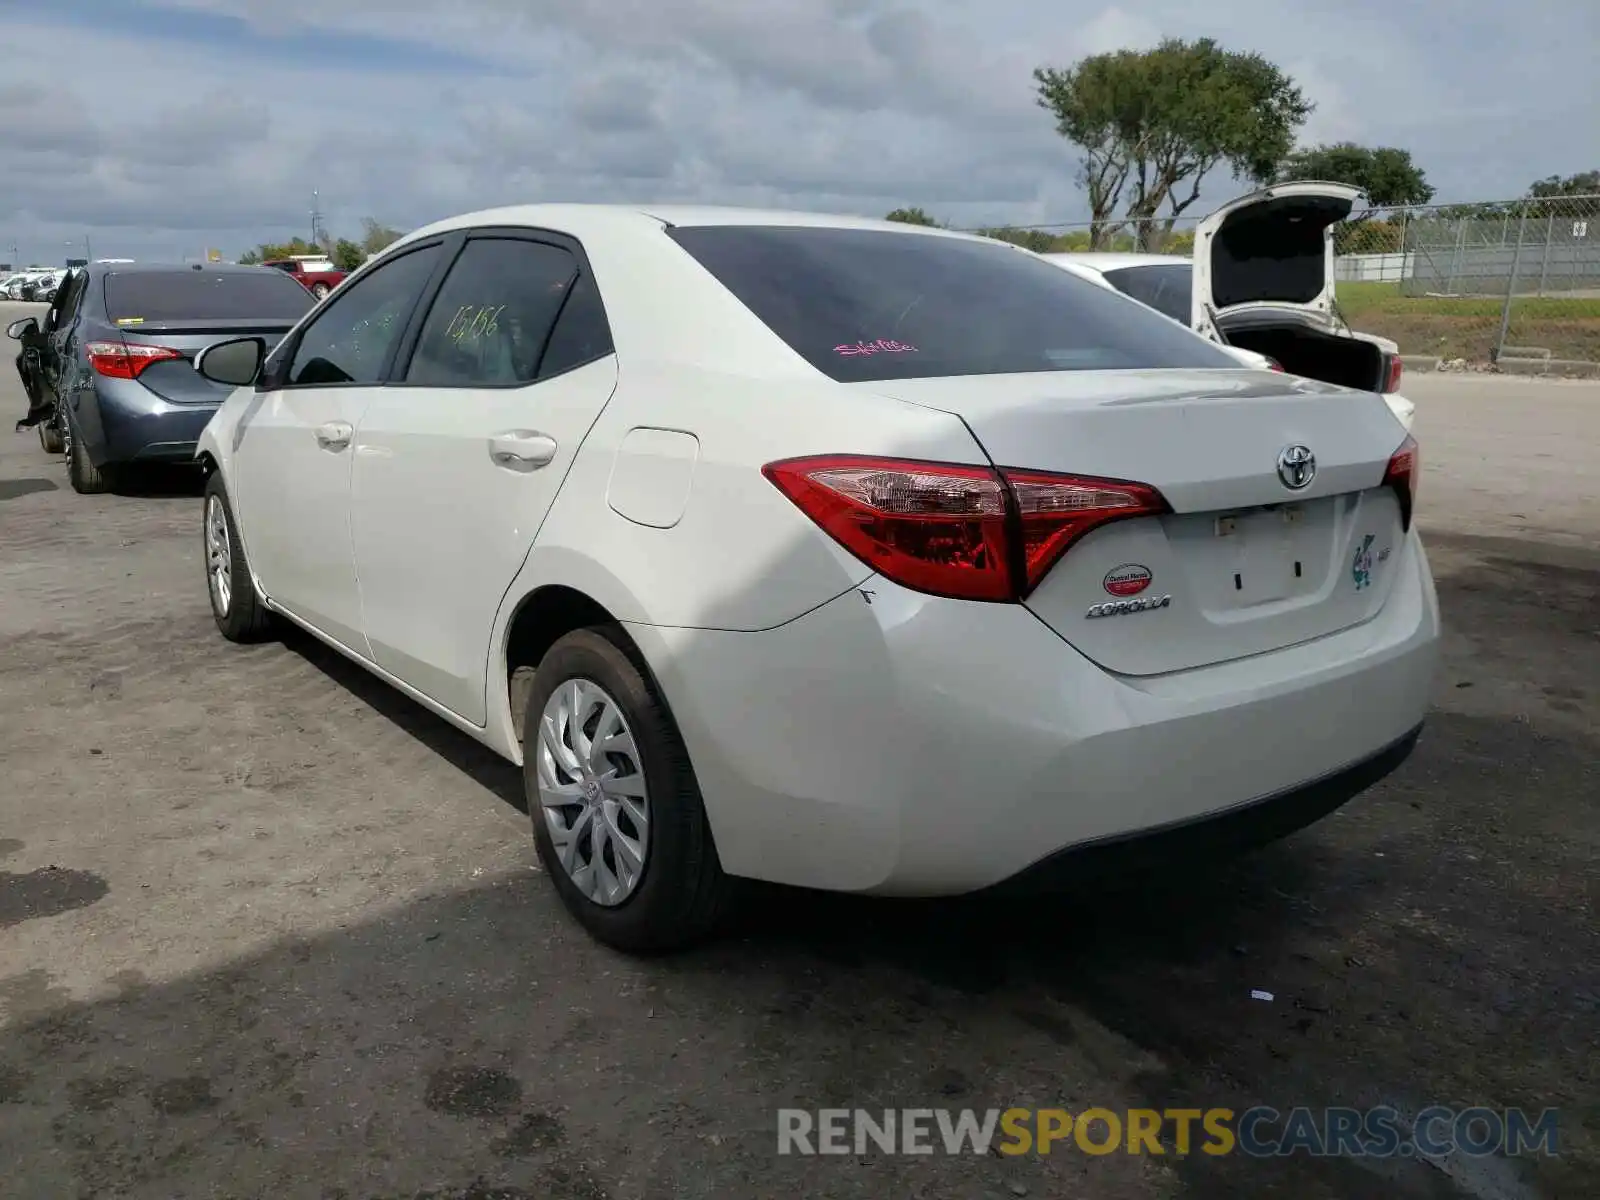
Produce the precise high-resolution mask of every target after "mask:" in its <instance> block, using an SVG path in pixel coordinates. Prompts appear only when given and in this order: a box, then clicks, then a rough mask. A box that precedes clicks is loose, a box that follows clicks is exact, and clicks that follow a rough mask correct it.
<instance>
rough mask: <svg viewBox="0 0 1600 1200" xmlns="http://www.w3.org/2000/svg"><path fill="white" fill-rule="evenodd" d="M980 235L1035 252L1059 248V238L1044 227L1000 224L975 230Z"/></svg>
mask: <svg viewBox="0 0 1600 1200" xmlns="http://www.w3.org/2000/svg"><path fill="white" fill-rule="evenodd" d="M977 232H978V234H979V235H980V236H982V237H987V238H994V239H995V240H996V241H1000V242H1010V243H1011V244H1012V245H1013V246H1021V247H1022V248H1023V249H1024V250H1032V251H1033V252H1034V253H1035V254H1049V253H1052V252H1053V251H1055V250H1057V249H1058V248H1059V244H1060V241H1061V239H1060V238H1059V237H1058V236H1057V235H1055V234H1053V233H1051V232H1049V231H1048V230H1045V229H1025V228H1022V227H1020V226H1017V225H1000V226H997V227H995V228H993V229H980V230H978V231H977Z"/></svg>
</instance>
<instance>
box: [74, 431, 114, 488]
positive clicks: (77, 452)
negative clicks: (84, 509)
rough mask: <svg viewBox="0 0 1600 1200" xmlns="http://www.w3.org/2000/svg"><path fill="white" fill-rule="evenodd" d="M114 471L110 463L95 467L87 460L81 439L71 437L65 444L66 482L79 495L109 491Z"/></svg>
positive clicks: (87, 456)
mask: <svg viewBox="0 0 1600 1200" xmlns="http://www.w3.org/2000/svg"><path fill="white" fill-rule="evenodd" d="M114 476H115V472H114V471H113V470H112V468H111V466H110V464H107V465H106V466H103V467H97V466H95V465H94V464H93V463H92V462H90V461H89V455H88V454H87V453H86V452H85V451H84V448H83V439H82V438H81V437H74V438H72V439H71V440H70V441H69V442H68V444H67V482H69V483H70V484H72V490H73V491H75V492H77V493H78V494H79V495H80V496H98V495H100V494H102V493H104V492H109V491H110V490H111V487H112V483H113V478H114Z"/></svg>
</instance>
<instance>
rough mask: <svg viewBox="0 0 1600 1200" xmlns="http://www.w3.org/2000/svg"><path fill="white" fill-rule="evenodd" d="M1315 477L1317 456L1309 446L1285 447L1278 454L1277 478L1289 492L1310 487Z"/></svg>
mask: <svg viewBox="0 0 1600 1200" xmlns="http://www.w3.org/2000/svg"><path fill="white" fill-rule="evenodd" d="M1316 477H1317V456H1316V455H1315V454H1313V453H1311V448H1310V447H1309V446H1298V445H1296V446H1285V447H1284V448H1283V450H1282V451H1281V452H1280V453H1279V454H1278V478H1279V479H1281V480H1283V486H1284V487H1286V488H1288V489H1289V490H1290V491H1291V492H1298V491H1300V490H1301V489H1303V488H1307V487H1310V486H1311V481H1312V480H1313V479H1315V478H1316Z"/></svg>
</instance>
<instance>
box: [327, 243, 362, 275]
mask: <svg viewBox="0 0 1600 1200" xmlns="http://www.w3.org/2000/svg"><path fill="white" fill-rule="evenodd" d="M366 260H367V255H366V251H364V250H362V248H361V247H360V246H359V245H358V244H357V243H355V242H352V241H351V240H350V239H349V238H340V239H339V240H338V241H336V242H334V244H333V265H334V266H336V267H338V268H339V270H341V271H354V270H355V269H356V268H357V267H359V266H360V265H361V264H362V263H364V262H365V261H366Z"/></svg>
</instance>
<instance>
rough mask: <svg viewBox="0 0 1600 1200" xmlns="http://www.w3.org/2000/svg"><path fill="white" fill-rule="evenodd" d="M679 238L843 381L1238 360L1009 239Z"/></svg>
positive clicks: (820, 231) (828, 233)
mask: <svg viewBox="0 0 1600 1200" xmlns="http://www.w3.org/2000/svg"><path fill="white" fill-rule="evenodd" d="M669 235H670V236H671V237H673V238H674V239H675V240H676V241H677V242H678V244H679V245H681V246H682V247H683V248H684V249H685V250H687V251H688V252H689V253H690V254H691V255H693V256H694V258H695V259H696V261H698V262H699V263H700V265H701V266H703V267H705V268H706V270H708V271H709V272H710V273H711V274H712V275H714V276H715V277H716V278H717V279H718V281H720V282H721V283H722V285H723V286H724V287H726V288H727V289H728V290H729V291H730V292H732V293H733V294H734V295H735V296H736V297H738V299H739V300H740V301H741V302H742V303H743V304H744V305H745V307H747V308H749V309H750V310H751V311H752V312H753V313H755V315H756V316H757V317H759V318H760V319H761V320H762V321H763V322H764V323H765V324H766V325H767V326H768V327H769V328H770V329H772V331H773V332H774V333H776V334H777V335H778V336H779V337H780V338H782V339H783V340H784V341H785V342H787V343H788V344H789V346H790V347H792V348H793V349H794V350H795V351H796V352H797V353H799V354H800V355H801V356H802V357H803V358H805V359H806V361H808V362H810V363H811V365H812V366H814V367H816V368H817V369H818V370H820V371H822V372H823V373H824V374H826V375H828V376H830V377H831V378H833V379H836V380H838V381H840V382H841V383H856V382H869V381H877V380H886V379H915V378H927V377H941V376H957V375H1001V374H1020V373H1026V372H1032V371H1088V370H1140V369H1152V368H1163V367H1173V368H1230V367H1233V366H1235V365H1236V364H1235V362H1234V360H1233V359H1232V358H1230V357H1229V356H1228V355H1227V354H1225V353H1224V352H1223V351H1221V350H1220V349H1218V348H1217V347H1215V346H1213V345H1211V344H1210V343H1208V342H1206V341H1205V340H1203V339H1202V338H1200V337H1198V336H1196V335H1195V334H1193V333H1190V332H1189V331H1188V330H1186V329H1182V328H1178V327H1176V326H1174V325H1173V323H1172V322H1171V321H1169V320H1167V319H1165V318H1164V317H1162V316H1160V315H1158V314H1156V313H1153V312H1150V311H1149V310H1148V309H1146V308H1144V307H1142V306H1141V305H1138V304H1134V303H1131V302H1130V301H1129V300H1127V299H1126V298H1125V297H1123V296H1119V295H1118V294H1117V293H1116V292H1113V291H1110V290H1108V289H1106V288H1103V287H1099V286H1098V285H1096V284H1093V283H1090V282H1089V281H1087V280H1084V279H1079V278H1077V277H1076V276H1074V275H1073V274H1071V273H1070V272H1068V271H1063V270H1062V269H1061V268H1060V267H1058V266H1055V265H1054V264H1052V263H1050V262H1047V261H1045V260H1044V259H1041V258H1036V257H1034V256H1033V255H1031V254H1027V253H1025V252H1023V251H1020V250H1017V249H1016V248H1014V247H1012V246H1009V245H1006V244H1004V243H1001V242H985V241H976V240H967V239H961V238H949V237H937V236H930V235H928V234H920V233H911V232H907V233H901V232H898V231H894V230H876V229H830V228H816V227H803V226H802V227H783V228H779V227H768V226H741V225H722V226H698V227H679V228H676V229H672V230H670V231H669Z"/></svg>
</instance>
